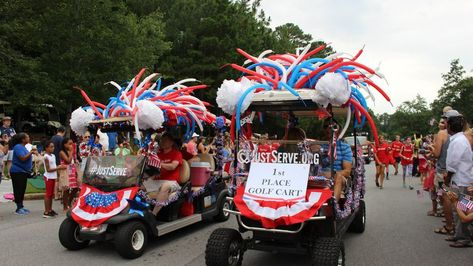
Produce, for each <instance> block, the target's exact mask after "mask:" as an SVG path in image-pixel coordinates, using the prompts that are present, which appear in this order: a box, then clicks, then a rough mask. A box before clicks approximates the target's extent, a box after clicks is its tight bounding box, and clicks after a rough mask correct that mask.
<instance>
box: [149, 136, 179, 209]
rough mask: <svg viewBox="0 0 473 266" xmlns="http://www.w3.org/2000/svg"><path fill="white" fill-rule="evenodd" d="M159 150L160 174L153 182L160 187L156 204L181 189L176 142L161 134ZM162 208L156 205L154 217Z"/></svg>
mask: <svg viewBox="0 0 473 266" xmlns="http://www.w3.org/2000/svg"><path fill="white" fill-rule="evenodd" d="M159 147H160V148H161V149H160V151H159V152H158V157H159V160H160V161H161V164H160V166H161V173H160V176H159V177H158V178H157V179H158V180H155V182H157V183H158V186H159V187H160V188H159V190H158V195H157V197H156V200H157V201H158V202H162V201H166V200H167V199H168V198H169V196H170V195H171V194H172V193H174V192H176V191H178V190H179V189H180V188H181V187H180V185H179V181H180V166H181V165H182V154H181V152H180V151H179V150H178V147H177V145H176V141H175V140H174V138H173V136H172V135H171V134H169V133H165V134H163V136H162V137H161V141H160V142H159ZM161 208H162V206H160V205H156V206H155V207H154V209H153V214H154V215H156V214H158V212H159V211H160V210H161Z"/></svg>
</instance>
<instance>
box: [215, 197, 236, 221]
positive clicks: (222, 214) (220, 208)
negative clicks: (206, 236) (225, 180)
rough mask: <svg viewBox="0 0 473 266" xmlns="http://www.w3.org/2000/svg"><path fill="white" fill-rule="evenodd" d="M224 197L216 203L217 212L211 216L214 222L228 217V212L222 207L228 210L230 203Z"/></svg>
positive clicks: (225, 219) (226, 219)
mask: <svg viewBox="0 0 473 266" xmlns="http://www.w3.org/2000/svg"><path fill="white" fill-rule="evenodd" d="M225 198H226V197H223V198H222V200H220V202H219V203H218V206H217V208H218V214H217V215H215V216H214V217H213V219H214V221H216V222H225V221H228V219H230V213H229V212H224V211H223V209H227V210H230V209H231V206H232V205H231V204H230V202H229V201H227V200H226V199H225Z"/></svg>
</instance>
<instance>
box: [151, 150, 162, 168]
mask: <svg viewBox="0 0 473 266" xmlns="http://www.w3.org/2000/svg"><path fill="white" fill-rule="evenodd" d="M148 165H150V166H152V167H155V168H160V167H161V160H159V157H158V155H156V154H153V153H150V154H148Z"/></svg>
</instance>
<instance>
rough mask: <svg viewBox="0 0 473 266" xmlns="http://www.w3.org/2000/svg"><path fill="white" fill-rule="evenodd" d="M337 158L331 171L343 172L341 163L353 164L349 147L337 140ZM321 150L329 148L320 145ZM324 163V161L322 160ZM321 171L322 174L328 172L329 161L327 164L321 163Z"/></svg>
mask: <svg viewBox="0 0 473 266" xmlns="http://www.w3.org/2000/svg"><path fill="white" fill-rule="evenodd" d="M336 146H337V147H336V149H337V157H336V159H334V161H333V170H335V171H341V170H343V162H347V163H353V152H352V151H351V147H350V145H348V144H347V143H346V142H344V141H341V140H337V145H336ZM322 148H323V149H328V148H329V146H328V144H324V145H322ZM324 161H325V160H324ZM322 171H323V172H329V171H330V159H329V160H328V164H327V163H323V165H322Z"/></svg>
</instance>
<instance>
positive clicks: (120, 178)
mask: <svg viewBox="0 0 473 266" xmlns="http://www.w3.org/2000/svg"><path fill="white" fill-rule="evenodd" d="M144 162H145V157H144V156H103V157H95V156H93V157H88V158H87V163H86V166H85V171H84V183H85V184H88V185H91V186H94V187H97V188H101V189H102V190H105V191H107V190H115V189H120V188H126V187H131V186H137V185H138V184H139V179H140V177H141V174H142V172H143V167H144Z"/></svg>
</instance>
